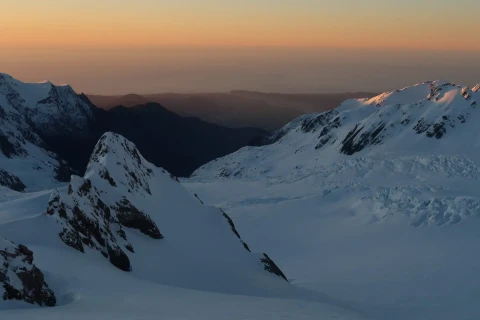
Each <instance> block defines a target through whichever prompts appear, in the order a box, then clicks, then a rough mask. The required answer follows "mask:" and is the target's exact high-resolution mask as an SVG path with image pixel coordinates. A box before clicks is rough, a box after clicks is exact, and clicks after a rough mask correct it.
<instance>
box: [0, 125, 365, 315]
mask: <svg viewBox="0 0 480 320" xmlns="http://www.w3.org/2000/svg"><path fill="white" fill-rule="evenodd" d="M8 197H10V198H11V200H7V201H4V202H2V203H0V235H2V237H7V238H8V239H11V240H13V241H15V242H16V243H22V244H25V245H27V246H28V248H29V249H31V250H32V251H33V255H34V259H35V264H36V265H37V266H38V268H39V269H40V270H42V272H43V273H44V275H45V281H46V282H47V283H48V285H49V288H50V289H51V290H53V292H54V293H55V296H56V302H57V303H56V304H57V307H54V308H49V309H42V310H40V309H38V308H33V309H32V308H27V309H25V305H26V304H23V305H22V304H18V303H15V304H13V303H11V302H2V301H0V317H2V316H3V315H5V316H7V317H8V318H9V319H23V318H26V317H27V318H29V319H36V318H44V317H47V318H49V319H63V318H65V317H68V318H72V319H84V318H85V317H89V318H93V319H106V318H112V319H132V318H135V319H137V318H142V319H158V318H159V317H160V318H162V317H164V318H167V319H190V318H199V319H224V318H231V319H245V318H252V319H257V318H262V319H278V318H280V317H287V318H291V317H299V319H318V317H319V316H320V317H326V318H331V317H334V318H337V319H361V318H362V319H363V317H362V316H360V314H361V310H357V309H356V307H355V306H352V305H349V304H348V303H345V302H342V301H340V300H335V299H332V298H330V297H328V296H326V295H324V294H321V293H318V292H315V291H311V290H306V289H302V288H298V287H296V286H293V285H291V284H290V283H288V281H285V280H286V279H284V278H283V276H284V275H283V273H282V272H281V271H280V269H278V267H277V266H276V265H275V263H274V262H273V261H272V260H271V259H270V258H268V256H267V255H264V254H255V253H252V252H250V249H249V247H248V245H247V244H246V243H245V242H244V241H243V240H242V238H241V237H240V235H239V233H238V232H237V230H236V228H235V225H234V223H233V221H232V220H231V219H230V218H229V217H228V216H227V214H225V213H224V212H223V211H222V210H220V209H217V208H214V207H210V206H206V205H204V204H203V203H201V200H200V199H199V198H198V197H196V196H194V195H190V194H189V193H188V192H187V191H186V190H185V189H184V187H183V186H182V185H181V184H180V183H179V182H178V181H177V179H176V178H175V177H173V176H171V175H170V174H169V173H168V172H166V171H164V170H163V169H161V168H157V167H155V166H153V165H152V164H150V163H149V162H147V161H146V160H145V159H144V158H143V157H142V156H141V155H140V153H139V152H138V150H137V149H136V147H135V145H134V144H132V143H131V142H129V141H127V140H126V139H124V138H123V137H121V136H119V135H117V134H113V133H107V134H105V135H103V136H102V138H101V139H100V140H99V142H98V143H97V146H96V147H95V150H94V151H93V153H92V156H91V158H90V163H89V165H88V168H87V171H86V173H85V176H84V177H78V176H72V177H71V182H70V184H69V185H68V186H66V187H64V188H61V189H58V190H56V191H54V192H52V194H51V195H50V194H49V193H48V192H37V193H35V194H31V195H29V194H26V195H23V196H20V195H18V194H13V193H8V194H6V195H5V199H7V198H8ZM0 252H1V251H0ZM2 309H3V311H1V310H2Z"/></svg>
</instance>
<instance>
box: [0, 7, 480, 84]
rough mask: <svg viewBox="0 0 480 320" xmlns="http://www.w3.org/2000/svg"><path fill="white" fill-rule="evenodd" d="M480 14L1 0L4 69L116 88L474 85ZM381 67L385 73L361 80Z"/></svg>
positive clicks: (0, 66)
mask: <svg viewBox="0 0 480 320" xmlns="http://www.w3.org/2000/svg"><path fill="white" fill-rule="evenodd" d="M479 12H480V1H476V0H475V1H474V0H456V1H452V0H416V1H413V0H402V1H393V0H383V1H381V0H343V1H330V0H329V1H325V0H275V1H274V0H255V1H254V0H242V1H240V0H202V1H200V0H176V1H171V0H82V1H80V0H42V1H38V0H1V1H0V72H6V73H10V74H11V75H12V76H14V77H17V78H20V79H21V80H25V81H41V80H44V79H46V78H48V79H49V80H52V81H54V82H62V83H63V82H68V83H70V84H72V85H73V86H74V87H75V88H76V89H77V90H79V91H86V92H93V93H105V94H111V93H127V92H138V93H147V92H165V91H180V92H199V91H225V90H231V89H248V90H259V91H277V92H286V91H289V92H306V91H308V92H311V91H312V90H313V91H315V92H327V91H336V92H340V91H361V90H367V89H368V90H374V91H378V90H383V89H384V88H387V87H393V86H394V85H398V84H400V83H405V84H406V85H407V84H409V83H407V82H410V81H413V82H419V81H422V80H426V79H432V78H433V77H439V76H440V77H442V78H443V77H452V78H455V79H452V80H456V81H459V82H470V81H475V80H476V79H475V78H474V76H472V74H470V71H471V70H474V71H476V74H478V71H479V62H477V61H478V59H476V58H475V56H476V55H477V54H478V53H480V40H478V36H477V35H476V30H477V29H478V17H479ZM377 61H378V62H379V63H377ZM466 64H467V66H466ZM378 66H382V68H381V69H380V70H379V71H377V70H376V71H377V72H380V75H379V76H378V77H379V78H381V80H379V81H377V80H375V81H373V80H370V81H367V82H368V83H366V80H361V81H355V82H354V81H352V79H351V78H352V76H358V74H359V73H360V76H362V74H361V72H362V71H364V70H365V69H368V70H371V69H372V68H374V69H378V68H377V67H378ZM334 67H335V68H334ZM438 69H444V71H443V73H442V72H439V70H438ZM349 70H350V72H349ZM474 73H475V72H474ZM320 74H321V76H320ZM398 77H400V78H401V79H398ZM477 77H478V76H477ZM330 78H331V79H330ZM340 78H341V79H340ZM329 79H330V80H329ZM385 79H390V80H389V81H387V82H385ZM308 81H310V83H308ZM478 81H480V80H476V82H478ZM355 83H356V84H355ZM352 85H353V86H354V87H351V86H352ZM377 89H378V90H377Z"/></svg>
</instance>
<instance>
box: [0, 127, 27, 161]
mask: <svg viewBox="0 0 480 320" xmlns="http://www.w3.org/2000/svg"><path fill="white" fill-rule="evenodd" d="M0 151H1V152H2V153H3V154H4V155H5V156H6V157H7V158H12V157H13V156H22V155H26V151H25V150H24V149H23V148H22V147H21V146H20V145H19V144H18V142H15V143H12V142H10V140H9V139H8V137H7V136H5V135H3V134H1V133H0Z"/></svg>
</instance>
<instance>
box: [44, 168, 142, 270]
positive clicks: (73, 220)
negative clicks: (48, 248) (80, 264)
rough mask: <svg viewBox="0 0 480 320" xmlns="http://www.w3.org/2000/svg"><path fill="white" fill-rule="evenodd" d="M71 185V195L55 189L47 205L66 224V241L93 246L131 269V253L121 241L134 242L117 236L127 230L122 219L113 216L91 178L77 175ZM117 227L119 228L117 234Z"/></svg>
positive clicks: (82, 246) (116, 263)
mask: <svg viewBox="0 0 480 320" xmlns="http://www.w3.org/2000/svg"><path fill="white" fill-rule="evenodd" d="M69 189H71V192H69V193H70V194H69V195H67V196H63V195H61V194H59V193H58V192H57V191H55V192H53V193H52V196H51V199H50V201H49V203H48V209H47V214H48V215H50V216H54V217H56V218H57V221H58V222H59V223H60V224H61V225H62V231H61V232H60V233H59V236H60V238H61V239H62V241H63V242H64V243H65V244H66V245H68V246H70V247H72V248H74V249H76V250H78V251H80V252H85V246H87V247H90V248H91V249H93V250H96V251H98V252H100V253H101V254H102V255H103V256H104V257H106V258H107V257H108V258H109V260H110V262H111V263H112V264H113V265H114V266H116V267H118V268H119V269H121V270H124V271H129V270H130V269H131V266H130V262H129V259H128V256H127V255H126V254H125V252H123V250H122V249H121V247H120V244H119V242H121V243H123V244H124V246H129V247H131V244H129V243H128V242H127V241H126V237H121V236H119V237H118V238H117V237H116V236H115V235H119V234H120V235H123V236H124V235H125V233H124V232H123V230H121V226H120V223H119V222H118V220H117V219H116V218H115V219H114V218H113V217H112V213H111V208H109V207H108V206H107V205H106V204H105V203H104V201H103V200H102V199H101V198H100V195H99V193H98V191H97V190H96V188H94V187H93V186H92V184H91V181H90V180H89V179H82V178H79V177H76V176H73V177H72V182H71V183H70V185H69ZM113 228H115V229H116V230H117V232H115V234H114V232H113V231H112V229H113ZM132 250H133V248H132Z"/></svg>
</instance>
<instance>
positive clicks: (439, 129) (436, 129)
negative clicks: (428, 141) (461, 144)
mask: <svg viewBox="0 0 480 320" xmlns="http://www.w3.org/2000/svg"><path fill="white" fill-rule="evenodd" d="M430 129H431V130H429V131H427V132H426V135H427V137H429V138H433V137H435V138H437V139H440V138H441V137H443V135H444V134H445V133H446V132H447V130H446V129H445V123H443V122H440V123H435V124H434V125H433V126H432V127H431V128H430Z"/></svg>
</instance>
